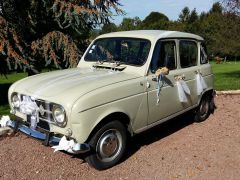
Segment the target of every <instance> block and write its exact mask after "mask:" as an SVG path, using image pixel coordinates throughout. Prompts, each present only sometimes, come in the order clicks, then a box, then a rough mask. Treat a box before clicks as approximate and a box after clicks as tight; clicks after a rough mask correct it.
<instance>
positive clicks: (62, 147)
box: [52, 136, 79, 153]
mask: <svg viewBox="0 0 240 180" xmlns="http://www.w3.org/2000/svg"><path fill="white" fill-rule="evenodd" d="M52 148H53V149H54V152H57V151H67V152H69V153H74V150H77V149H79V147H78V144H77V143H75V142H74V140H70V141H68V140H67V138H66V136H63V137H62V138H61V140H60V141H59V144H58V145H57V146H52Z"/></svg>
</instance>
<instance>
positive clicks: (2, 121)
mask: <svg viewBox="0 0 240 180" xmlns="http://www.w3.org/2000/svg"><path fill="white" fill-rule="evenodd" d="M10 123H11V121H10V117H9V116H2V118H1V119H0V125H1V127H7V126H9V125H10Z"/></svg>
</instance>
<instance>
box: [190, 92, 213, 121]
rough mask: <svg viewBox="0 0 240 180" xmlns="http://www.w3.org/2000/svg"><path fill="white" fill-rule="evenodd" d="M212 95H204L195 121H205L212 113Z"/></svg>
mask: <svg viewBox="0 0 240 180" xmlns="http://www.w3.org/2000/svg"><path fill="white" fill-rule="evenodd" d="M210 102H211V97H210V96H203V97H202V99H201V101H200V104H199V106H198V107H197V109H196V111H195V117H194V121H195V122H203V121H205V120H206V119H207V118H208V117H209V115H210V114H211V106H210V105H211V104H210Z"/></svg>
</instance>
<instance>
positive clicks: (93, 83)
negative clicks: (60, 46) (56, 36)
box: [14, 68, 139, 102]
mask: <svg viewBox="0 0 240 180" xmlns="http://www.w3.org/2000/svg"><path fill="white" fill-rule="evenodd" d="M138 77H139V75H134V74H128V73H125V72H120V71H111V70H105V69H91V68H73V69H67V70H59V71H53V72H49V73H43V74H39V75H35V76H32V77H28V78H25V79H23V80H21V81H20V82H18V83H17V84H16V86H15V88H14V91H16V92H19V93H23V94H27V95H31V96H35V97H37V98H42V99H44V100H51V99H52V100H54V101H55V100H56V101H57V102H59V101H60V102H61V101H63V99H64V101H66V99H67V100H69V101H71V100H73V101H74V100H76V99H78V98H80V97H81V96H83V95H84V94H87V93H89V92H91V91H94V90H96V89H99V88H101V87H104V86H109V85H111V84H115V83H119V82H122V81H126V80H130V79H134V78H138ZM69 101H68V102H69Z"/></svg>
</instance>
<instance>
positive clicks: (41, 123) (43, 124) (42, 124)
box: [27, 115, 50, 131]
mask: <svg viewBox="0 0 240 180" xmlns="http://www.w3.org/2000/svg"><path fill="white" fill-rule="evenodd" d="M30 124H31V116H29V115H28V116H27V126H29V127H30ZM37 127H38V128H42V129H44V130H47V131H50V127H49V123H48V122H46V121H43V120H39V122H38V124H37Z"/></svg>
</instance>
